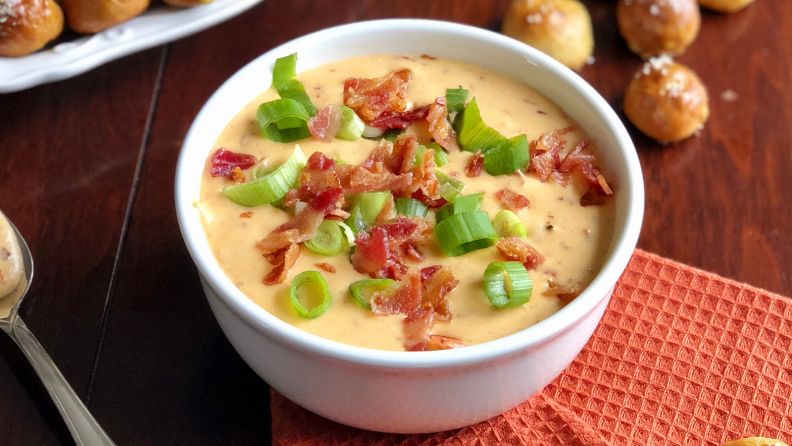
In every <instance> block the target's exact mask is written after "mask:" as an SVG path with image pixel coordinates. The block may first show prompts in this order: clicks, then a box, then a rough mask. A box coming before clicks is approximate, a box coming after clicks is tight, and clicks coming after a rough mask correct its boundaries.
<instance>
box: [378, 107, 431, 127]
mask: <svg viewBox="0 0 792 446" xmlns="http://www.w3.org/2000/svg"><path fill="white" fill-rule="evenodd" d="M428 115H429V106H428V105H424V106H423V107H420V108H416V109H415V110H410V111H403V112H399V111H386V112H383V113H382V114H380V115H379V116H378V117H376V118H375V119H372V120H371V122H370V123H369V125H370V126H371V127H377V128H381V129H402V130H404V129H406V128H407V127H409V126H410V124H412V123H413V122H415V121H420V120H421V119H426V117H427V116H428Z"/></svg>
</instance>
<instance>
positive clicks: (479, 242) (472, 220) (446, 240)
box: [434, 211, 498, 257]
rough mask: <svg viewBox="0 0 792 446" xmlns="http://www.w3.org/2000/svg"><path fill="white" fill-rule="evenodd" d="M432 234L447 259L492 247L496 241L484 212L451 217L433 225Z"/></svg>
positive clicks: (496, 236) (465, 213) (496, 235)
mask: <svg viewBox="0 0 792 446" xmlns="http://www.w3.org/2000/svg"><path fill="white" fill-rule="evenodd" d="M434 234H435V237H437V241H438V242H439V243H440V247H441V248H442V249H443V252H444V253H445V255H447V256H449V257H456V256H460V255H462V254H465V253H468V252H471V251H475V250H477V249H483V248H486V247H488V246H492V245H493V244H494V243H495V240H497V239H498V234H496V233H495V230H494V229H493V228H492V223H491V222H490V219H489V215H488V214H487V213H486V212H484V211H472V212H463V213H461V214H454V215H451V216H449V217H447V218H446V219H445V220H443V221H441V222H440V223H437V224H436V225H435V227H434Z"/></svg>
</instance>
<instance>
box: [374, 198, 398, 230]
mask: <svg viewBox="0 0 792 446" xmlns="http://www.w3.org/2000/svg"><path fill="white" fill-rule="evenodd" d="M395 215H396V203H395V202H394V201H393V194H389V195H388V196H387V197H386V198H385V204H383V205H382V210H381V211H380V213H379V214H377V216H376V217H375V218H374V223H376V224H382V223H385V222H387V221H390V220H393V217H394V216H395Z"/></svg>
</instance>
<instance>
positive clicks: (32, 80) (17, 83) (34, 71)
mask: <svg viewBox="0 0 792 446" xmlns="http://www.w3.org/2000/svg"><path fill="white" fill-rule="evenodd" d="M260 1H261V0H215V1H213V2H211V3H207V4H205V5H198V6H193V7H191V8H176V7H171V6H165V5H159V6H153V7H151V8H150V9H149V10H148V11H146V12H144V13H143V14H141V15H140V16H138V17H135V18H134V19H131V20H129V21H127V22H124V23H122V24H120V25H117V26H114V27H112V28H110V29H106V30H104V31H102V32H99V33H96V34H92V35H90V36H84V37H80V38H78V39H75V40H71V41H68V42H61V43H58V44H56V45H54V46H53V47H51V48H48V49H45V50H42V51H38V52H36V53H34V54H30V55H28V56H24V57H0V93H10V92H12V91H19V90H24V89H26V88H31V87H35V86H36V85H41V84H45V83H47V82H54V81H59V80H61V79H67V78H70V77H72V76H77V75H79V74H82V73H85V72H86V71H88V70H91V69H93V68H96V67H97V66H99V65H101V64H103V63H107V62H109V61H111V60H114V59H118V58H119V57H123V56H126V55H128V54H132V53H134V52H137V51H142V50H144V49H146V48H151V47H154V46H157V45H161V44H163V43H166V42H170V41H173V40H176V39H181V38H182V37H184V36H188V35H190V34H194V33H197V32H199V31H202V30H204V29H206V28H209V27H210V26H213V25H216V24H218V23H220V22H222V21H224V20H228V19H230V18H231V17H234V16H235V15H237V14H241V13H242V12H244V11H245V10H247V9H248V8H251V7H253V5H255V4H256V3H258V2H260Z"/></svg>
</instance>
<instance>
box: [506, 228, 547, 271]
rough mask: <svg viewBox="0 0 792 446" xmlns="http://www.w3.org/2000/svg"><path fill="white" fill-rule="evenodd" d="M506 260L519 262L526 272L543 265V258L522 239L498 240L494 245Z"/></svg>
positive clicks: (514, 237) (515, 237)
mask: <svg viewBox="0 0 792 446" xmlns="http://www.w3.org/2000/svg"><path fill="white" fill-rule="evenodd" d="M495 246H497V247H498V249H499V250H500V252H501V254H503V256H504V257H506V259H507V260H511V261H515V262H520V263H522V264H523V265H524V266H525V269H527V270H528V271H530V270H532V269H536V267H537V266H539V265H541V264H542V263H544V260H545V258H544V256H543V255H542V254H540V253H539V251H537V250H536V249H535V248H534V247H533V246H531V245H529V244H528V242H526V241H525V240H524V239H523V238H522V237H517V236H512V237H506V238H502V239H500V240H498V242H497V243H496V244H495Z"/></svg>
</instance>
